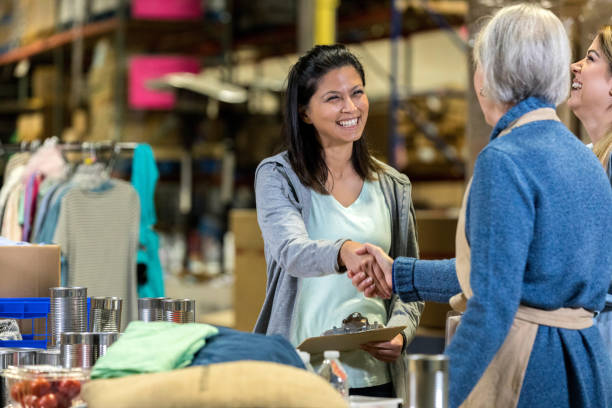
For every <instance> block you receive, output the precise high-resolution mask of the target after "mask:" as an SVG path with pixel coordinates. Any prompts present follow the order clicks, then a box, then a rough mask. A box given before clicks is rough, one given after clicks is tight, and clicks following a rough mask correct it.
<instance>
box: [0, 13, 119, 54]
mask: <svg viewBox="0 0 612 408" xmlns="http://www.w3.org/2000/svg"><path fill="white" fill-rule="evenodd" d="M117 27H119V19H118V18H116V17H115V18H111V19H108V20H102V21H96V22H94V23H89V24H85V25H84V26H83V27H82V28H72V29H70V30H67V31H62V32H60V33H57V34H53V35H51V36H49V37H46V38H41V39H39V40H35V41H34V42H33V43H31V44H28V45H24V46H23V47H19V48H15V49H13V50H10V51H8V52H6V53H4V54H1V55H0V65H7V64H12V63H15V62H18V61H21V60H24V59H26V58H30V57H32V56H34V55H37V54H40V53H43V52H46V51H50V50H53V49H55V48H59V47H62V46H64V45H66V44H69V43H71V42H72V41H74V40H76V39H77V38H79V37H81V36H82V37H83V38H87V37H93V36H98V35H102V34H106V33H110V32H112V31H113V30H116V29H117Z"/></svg>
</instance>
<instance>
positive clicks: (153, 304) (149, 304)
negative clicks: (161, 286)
mask: <svg viewBox="0 0 612 408" xmlns="http://www.w3.org/2000/svg"><path fill="white" fill-rule="evenodd" d="M165 299H168V298H165V297H148V298H139V299H138V307H139V308H141V309H153V308H155V309H160V308H161V302H162V300H165Z"/></svg>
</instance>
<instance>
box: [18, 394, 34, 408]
mask: <svg viewBox="0 0 612 408" xmlns="http://www.w3.org/2000/svg"><path fill="white" fill-rule="evenodd" d="M21 406H22V407H24V408H38V397H37V396H36V395H32V394H30V395H26V396H25V397H23V399H22V400H21Z"/></svg>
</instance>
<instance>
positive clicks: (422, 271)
mask: <svg viewBox="0 0 612 408" xmlns="http://www.w3.org/2000/svg"><path fill="white" fill-rule="evenodd" d="M474 59H475V62H476V71H475V74H474V87H475V90H476V93H477V94H478V101H479V103H480V106H481V108H482V112H483V114H484V116H485V119H486V121H487V123H489V124H490V125H491V126H493V127H494V129H493V131H492V133H491V137H490V142H489V144H488V145H487V146H486V147H485V148H484V149H483V150H482V152H481V153H480V154H479V156H478V159H477V161H476V164H475V168H474V174H473V179H472V180H471V181H470V183H469V184H468V187H467V190H466V193H465V196H464V202H463V206H462V211H461V214H460V217H459V221H458V225H457V234H456V258H455V259H452V260H441V261H423V260H417V259H415V258H405V257H400V258H396V259H395V261H393V259H391V258H390V257H389V256H388V255H387V254H386V253H384V251H382V250H380V248H378V247H376V246H374V245H370V244H367V245H366V246H365V247H364V248H362V253H370V254H372V255H374V256H375V258H376V266H375V267H374V268H373V269H372V270H367V271H362V272H353V271H349V273H348V274H349V277H350V278H351V279H352V280H353V284H354V285H355V286H357V287H358V289H360V290H362V291H364V292H365V293H366V295H378V296H381V295H384V294H386V293H388V292H387V290H388V288H389V287H392V289H393V292H395V293H398V294H399V296H400V298H401V299H402V300H403V301H404V302H411V301H418V300H430V301H437V302H448V301H450V303H451V306H452V307H453V308H454V309H456V310H458V311H462V312H464V313H463V316H462V319H461V323H460V324H459V326H458V328H457V331H456V333H455V335H454V337H453V339H452V341H451V343H450V345H449V347H448V348H447V350H446V353H447V354H448V355H449V357H450V405H451V406H452V407H457V406H462V407H497V408H499V407H515V406H520V407H569V406H572V407H612V365H611V362H610V360H609V359H606V358H601V356H603V355H605V351H604V345H603V343H602V338H601V335H600V333H599V331H598V330H597V328H595V327H594V326H593V315H594V311H598V310H601V309H602V308H603V306H604V301H605V295H606V292H607V289H608V285H609V283H610V270H611V269H612V241H611V240H609V239H603V237H607V236H608V235H609V231H611V230H612V202H611V201H610V199H611V198H612V190H611V189H610V187H609V181H608V179H607V177H606V175H605V172H604V171H603V168H602V166H601V164H600V163H599V161H598V160H597V158H596V157H595V156H594V155H593V153H592V152H591V151H590V150H589V149H588V148H587V147H586V146H585V145H584V144H583V143H581V142H580V140H578V139H577V138H576V137H575V136H574V135H573V134H572V133H571V132H570V131H569V130H568V129H567V128H566V127H565V126H564V125H563V124H562V123H561V122H560V120H559V118H558V117H557V115H556V114H555V109H554V108H555V106H556V105H557V104H559V103H561V102H562V101H563V100H565V98H566V96H567V92H568V88H569V87H568V85H569V72H568V69H567V66H568V64H569V59H570V49H569V44H568V39H567V35H566V33H565V30H564V28H563V26H562V24H561V22H560V21H559V20H558V19H557V17H555V16H554V14H552V13H551V12H549V11H546V10H544V9H542V8H540V7H539V6H536V5H532V4H519V5H514V6H510V7H506V8H503V9H501V10H500V11H498V12H497V13H496V14H495V16H494V17H493V18H492V19H491V20H490V21H489V22H488V24H487V25H486V26H485V27H484V28H483V29H482V31H481V32H480V33H479V35H478V38H477V41H476V43H475V47H474ZM368 275H369V276H368Z"/></svg>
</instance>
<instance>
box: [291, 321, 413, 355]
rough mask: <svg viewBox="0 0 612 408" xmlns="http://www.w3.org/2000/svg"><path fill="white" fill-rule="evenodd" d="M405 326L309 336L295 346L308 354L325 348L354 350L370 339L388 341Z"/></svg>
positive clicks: (319, 351) (322, 350) (320, 351)
mask: <svg viewBox="0 0 612 408" xmlns="http://www.w3.org/2000/svg"><path fill="white" fill-rule="evenodd" d="M405 328H406V326H393V327H384V328H382V329H374V330H367V331H362V332H357V333H348V334H331V335H329V336H318V337H309V338H307V339H306V340H304V341H303V342H302V343H301V344H300V345H299V346H297V348H298V349H300V350H302V351H307V352H309V353H310V354H314V353H322V352H324V351H325V350H338V351H349V350H356V349H358V348H359V346H360V345H362V344H365V343H369V342H371V341H389V340H391V339H392V338H394V337H395V336H397V335H398V334H399V333H400V332H401V331H402V330H404V329H405Z"/></svg>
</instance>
